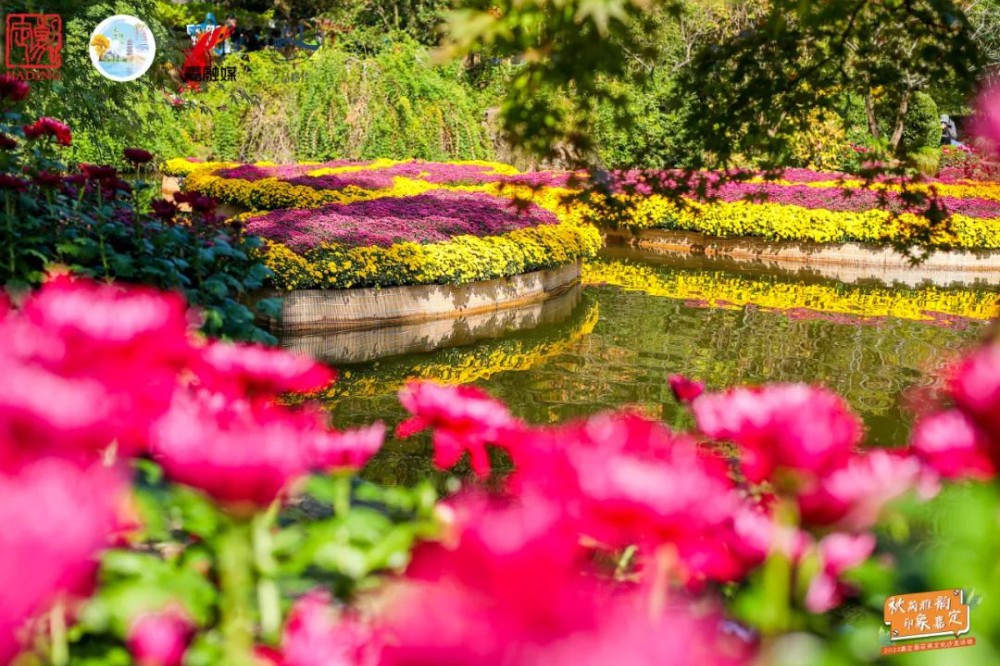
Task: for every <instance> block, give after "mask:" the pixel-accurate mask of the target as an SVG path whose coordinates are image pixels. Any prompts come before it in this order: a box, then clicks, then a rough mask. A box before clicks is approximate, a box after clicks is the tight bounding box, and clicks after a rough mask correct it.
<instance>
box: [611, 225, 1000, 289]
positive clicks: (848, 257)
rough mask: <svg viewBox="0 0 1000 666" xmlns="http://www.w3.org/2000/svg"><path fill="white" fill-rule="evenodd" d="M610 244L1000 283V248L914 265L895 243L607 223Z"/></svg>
mask: <svg viewBox="0 0 1000 666" xmlns="http://www.w3.org/2000/svg"><path fill="white" fill-rule="evenodd" d="M604 234H605V239H606V243H607V245H608V246H615V245H618V246H630V247H637V248H640V249H642V250H645V251H648V252H654V253H663V254H687V255H703V256H705V257H721V258H725V259H732V260H737V261H741V262H759V263H762V264H766V265H769V266H776V267H779V268H785V269H796V268H797V269H801V268H813V269H815V270H816V271H817V272H819V273H823V274H829V275H828V277H834V278H836V279H840V280H843V281H848V282H853V281H856V280H859V279H871V278H875V279H879V280H882V281H884V282H887V283H892V282H902V283H905V284H919V283H921V282H933V283H935V284H950V283H955V282H960V283H971V282H985V283H987V284H1000V252H998V251H992V252H960V251H939V252H934V253H933V254H932V255H931V256H930V257H928V258H927V259H926V260H924V261H923V262H922V263H920V264H918V265H916V266H913V265H911V264H910V263H909V261H908V260H907V259H906V257H904V256H903V255H901V254H900V253H898V252H896V251H895V250H893V249H892V248H887V247H877V246H873V245H863V244H861V243H806V242H792V241H766V240H760V239H755V238H745V237H744V238H717V237H714V236H707V235H705V234H700V233H696V232H688V231H669V230H665V229H643V230H641V231H639V232H637V233H631V232H629V231H622V230H617V229H608V230H605V231H604Z"/></svg>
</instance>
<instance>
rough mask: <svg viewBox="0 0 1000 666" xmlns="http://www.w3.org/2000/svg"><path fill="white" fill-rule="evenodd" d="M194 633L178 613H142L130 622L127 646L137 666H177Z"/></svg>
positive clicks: (186, 620)
mask: <svg viewBox="0 0 1000 666" xmlns="http://www.w3.org/2000/svg"><path fill="white" fill-rule="evenodd" d="M193 630H194V627H193V626H192V625H191V622H190V621H189V620H188V619H187V617H186V616H185V615H184V614H183V613H182V612H180V611H176V610H168V611H161V612H158V613H144V614H142V615H140V616H138V617H137V618H135V620H134V621H133V622H132V625H131V627H129V631H128V638H127V640H126V642H127V643H128V648H129V650H130V651H131V652H132V656H133V657H135V660H136V662H137V663H138V664H139V666H180V664H181V663H182V662H183V660H184V653H185V652H186V651H187V646H188V642H189V641H190V640H191V635H192V633H193Z"/></svg>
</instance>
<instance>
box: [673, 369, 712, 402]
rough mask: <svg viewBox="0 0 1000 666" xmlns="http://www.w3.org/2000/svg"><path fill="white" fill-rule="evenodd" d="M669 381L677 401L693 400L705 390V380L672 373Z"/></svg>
mask: <svg viewBox="0 0 1000 666" xmlns="http://www.w3.org/2000/svg"><path fill="white" fill-rule="evenodd" d="M668 381H669V382H670V390H671V391H673V394H674V399H675V400H677V402H691V401H693V400H694V399H695V398H697V397H698V396H699V395H701V394H702V393H704V391H705V384H704V383H703V382H699V381H697V380H694V379H688V378H687V377H685V376H684V375H670V377H669V379H668Z"/></svg>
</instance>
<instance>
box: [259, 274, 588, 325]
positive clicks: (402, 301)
mask: <svg viewBox="0 0 1000 666" xmlns="http://www.w3.org/2000/svg"><path fill="white" fill-rule="evenodd" d="M579 281H580V262H579V261H577V262H575V263H572V264H565V265H563V266H559V267H558V268H552V269H549V270H544V271H534V272H531V273H524V274H523V275H515V276H514V277H509V278H499V279H496V280H485V281H482V282H472V283H469V284H463V285H459V286H451V285H437V284H434V285H414V286H408V287H384V288H365V289H296V290H293V291H287V292H278V291H270V290H268V291H262V292H260V293H259V294H257V297H258V298H272V297H275V296H277V297H280V298H282V299H283V301H284V302H283V304H282V310H281V316H280V318H278V319H273V318H267V320H266V321H265V323H266V324H267V325H268V326H269V327H270V329H271V330H272V331H273V332H275V333H283V334H287V333H310V332H313V333H318V332H324V331H327V332H329V331H343V330H352V329H354V330H359V329H367V328H379V327H382V326H398V325H401V324H408V323H415V322H421V321H431V320H435V319H454V318H457V317H463V316H468V315H474V314H479V313H483V312H494V311H497V310H504V309H507V308H515V307H521V306H524V305H529V304H531V303H538V302H541V301H544V300H546V299H549V298H553V297H555V296H558V295H560V294H562V293H565V292H566V291H568V290H569V289H570V288H572V287H573V286H574V285H575V284H577V283H579Z"/></svg>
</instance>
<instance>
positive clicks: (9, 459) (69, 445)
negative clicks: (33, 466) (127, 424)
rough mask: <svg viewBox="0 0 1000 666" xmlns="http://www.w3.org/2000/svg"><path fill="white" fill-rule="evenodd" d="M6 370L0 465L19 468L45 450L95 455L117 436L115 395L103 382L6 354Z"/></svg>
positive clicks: (2, 360)
mask: <svg viewBox="0 0 1000 666" xmlns="http://www.w3.org/2000/svg"><path fill="white" fill-rule="evenodd" d="M3 332H4V331H3V328H0V334H2V333H3ZM0 375H2V376H3V378H4V379H3V381H2V382H0V440H3V441H4V442H5V445H4V446H2V447H0V469H3V470H16V469H17V468H18V467H20V466H21V465H23V464H25V463H26V462H31V461H32V460H34V459H36V458H38V457H39V456H41V455H53V454H58V455H60V456H70V457H74V458H81V459H84V460H85V459H87V454H88V453H89V454H91V456H90V458H91V459H93V457H94V456H93V453H94V452H96V451H98V450H100V449H103V448H105V447H107V446H108V445H109V444H111V442H112V441H113V440H114V439H115V436H116V434H117V433H116V431H115V428H114V427H113V425H112V424H111V420H112V417H113V415H114V412H113V406H114V400H113V399H112V397H111V396H110V395H109V394H108V392H107V390H106V389H105V387H104V386H103V385H102V384H101V382H99V381H95V380H94V379H91V378H79V379H75V378H66V377H62V376H60V375H58V374H55V373H52V372H50V371H48V370H46V369H45V368H43V367H40V366H38V365H35V364H31V363H24V362H22V361H20V360H17V359H12V358H10V357H8V356H4V355H2V354H0Z"/></svg>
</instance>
